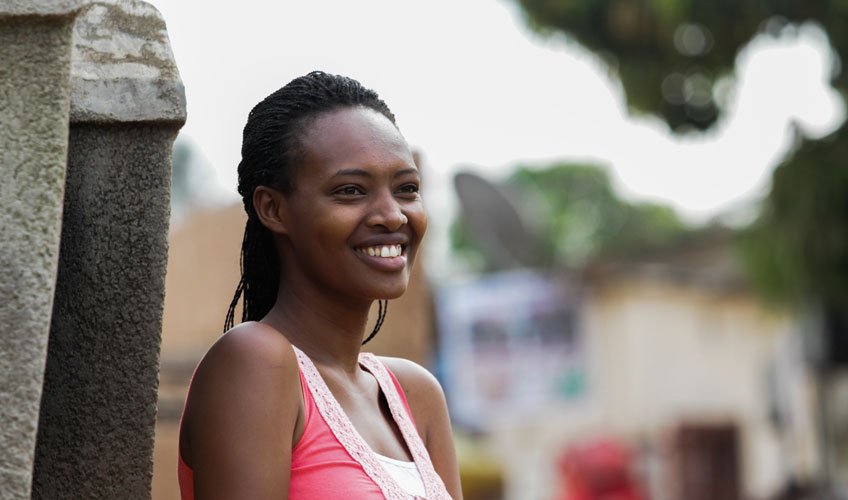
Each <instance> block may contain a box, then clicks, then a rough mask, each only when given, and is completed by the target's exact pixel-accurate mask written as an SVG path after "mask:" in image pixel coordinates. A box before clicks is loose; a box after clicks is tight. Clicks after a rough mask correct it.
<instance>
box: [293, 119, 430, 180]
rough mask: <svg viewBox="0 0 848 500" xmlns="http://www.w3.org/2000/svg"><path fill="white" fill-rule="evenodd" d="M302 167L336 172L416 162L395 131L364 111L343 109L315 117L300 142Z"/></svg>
mask: <svg viewBox="0 0 848 500" xmlns="http://www.w3.org/2000/svg"><path fill="white" fill-rule="evenodd" d="M302 147H303V150H304V153H305V154H304V164H309V165H310V167H311V168H316V167H317V168H321V169H327V170H335V169H338V168H349V167H350V166H352V165H357V164H372V163H374V164H383V163H396V164H407V165H409V166H412V167H415V161H414V159H413V157H412V153H411V152H410V150H409V146H408V145H407V143H406V140H405V139H404V138H403V136H402V135H401V133H400V131H398V129H397V127H395V125H394V124H393V123H392V122H391V121H390V120H389V119H388V118H386V117H385V116H383V115H382V114H381V113H379V112H377V111H374V110H372V109H370V108H365V107H351V108H343V109H340V110H337V111H333V112H331V113H327V114H325V115H321V116H319V117H317V118H316V119H315V120H314V121H312V123H311V124H310V127H309V129H308V130H307V131H306V134H304V136H303V138H302Z"/></svg>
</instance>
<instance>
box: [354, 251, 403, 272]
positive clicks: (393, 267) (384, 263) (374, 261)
mask: <svg viewBox="0 0 848 500" xmlns="http://www.w3.org/2000/svg"><path fill="white" fill-rule="evenodd" d="M354 250H355V251H356V253H357V255H358V256H359V257H360V258H361V259H363V260H364V261H365V262H367V263H368V264H369V265H371V266H374V267H375V268H376V269H379V270H381V271H402V270H403V269H404V268H405V267H406V253H405V250H404V248H403V245H399V244H398V245H374V246H369V247H359V248H354Z"/></svg>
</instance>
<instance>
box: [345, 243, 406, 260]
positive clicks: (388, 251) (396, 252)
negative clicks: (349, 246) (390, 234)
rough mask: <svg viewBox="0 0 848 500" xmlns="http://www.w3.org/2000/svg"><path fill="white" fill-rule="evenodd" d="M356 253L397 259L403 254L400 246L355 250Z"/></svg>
mask: <svg viewBox="0 0 848 500" xmlns="http://www.w3.org/2000/svg"><path fill="white" fill-rule="evenodd" d="M356 251H357V252H360V253H364V254H366V255H370V256H371V257H385V258H392V257H399V256H400V255H401V254H402V253H403V247H401V246H400V245H383V246H376V247H367V248H357V249H356Z"/></svg>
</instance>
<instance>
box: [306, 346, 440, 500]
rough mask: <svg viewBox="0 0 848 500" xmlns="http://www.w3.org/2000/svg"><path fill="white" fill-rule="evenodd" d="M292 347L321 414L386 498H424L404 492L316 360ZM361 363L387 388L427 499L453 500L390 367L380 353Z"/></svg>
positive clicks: (361, 358) (367, 356)
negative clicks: (351, 417)
mask: <svg viewBox="0 0 848 500" xmlns="http://www.w3.org/2000/svg"><path fill="white" fill-rule="evenodd" d="M292 347H293V348H294V352H295V354H296V355H297V360H298V363H299V364H300V368H301V371H302V372H303V375H304V377H305V378H306V383H307V384H306V385H307V386H309V390H310V392H311V393H312V397H313V399H314V400H315V404H316V406H317V407H318V411H319V413H321V416H322V417H324V420H325V421H326V422H327V425H328V426H329V427H330V430H332V432H333V434H334V435H335V436H336V439H338V440H339V443H341V445H342V446H343V447H344V448H345V450H347V452H348V453H349V454H350V456H351V457H353V459H354V460H356V461H357V462H359V464H360V465H361V466H362V468H363V470H365V473H366V474H367V475H368V476H369V477H370V478H371V479H372V480H373V481H374V483H376V484H377V486H378V487H379V488H380V490H381V491H382V492H383V496H385V497H386V500H410V499H412V498H420V497H415V496H413V495H410V494H409V493H407V492H406V491H404V489H403V488H402V487H401V486H400V485H399V484H398V483H397V482H396V481H395V480H394V478H392V477H391V475H390V474H389V473H388V472H387V471H386V469H384V468H383V466H382V464H380V461H379V460H378V459H377V456H376V454H375V453H374V451H373V450H372V449H371V447H370V446H368V443H366V442H365V440H364V439H363V438H362V436H361V435H360V434H359V432H358V431H357V430H356V428H355V427H354V426H353V423H351V421H350V419H348V418H347V415H346V414H345V412H344V410H343V409H342V407H341V405H339V403H338V401H336V398H334V397H333V394H332V392H330V389H329V387H327V384H326V383H325V382H324V379H323V378H321V374H320V373H318V369H317V368H315V365H314V364H312V360H310V359H309V357H308V356H307V355H306V354H304V352H303V351H301V350H300V349H298V348H297V347H294V346H292ZM359 362H360V364H361V365H363V366H364V367H365V368H366V369H367V370H368V371H369V372H371V374H372V375H373V376H374V378H376V379H377V383H378V384H379V386H380V389H381V390H382V391H383V394H384V395H385V397H386V401H388V403H389V410H390V411H391V413H392V417H393V418H394V420H395V423H396V424H397V426H398V428H399V429H400V432H401V435H403V439H404V441H406V446H407V447H408V448H409V451H410V453H412V458H413V460H414V461H415V465H416V466H417V467H418V471H419V472H420V473H421V478H422V479H423V481H424V489H425V491H426V492H427V498H428V499H429V500H450V495H448V493H447V490H446V489H445V485H444V483H443V482H442V479H441V478H440V477H439V475H438V474H437V473H436V471H435V469H433V464H432V462H430V455H429V454H428V453H427V449H426V448H425V447H424V443H423V442H422V441H421V436H419V435H418V431H416V430H415V425H414V424H413V423H412V420H411V419H410V417H409V414H407V412H406V409H405V408H404V406H403V402H402V401H401V400H400V396H399V395H398V393H397V390H396V388H395V385H394V382H392V380H391V376H390V375H389V373H388V370H387V369H386V367H385V366H383V363H381V362H380V361H379V360H378V359H377V357H376V356H374V355H373V354H370V353H363V354H360V355H359Z"/></svg>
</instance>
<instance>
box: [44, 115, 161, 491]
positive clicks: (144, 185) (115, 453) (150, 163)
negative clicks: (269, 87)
mask: <svg viewBox="0 0 848 500" xmlns="http://www.w3.org/2000/svg"><path fill="white" fill-rule="evenodd" d="M175 134H176V128H174V127H162V126H158V125H124V124H119V125H103V124H72V126H71V137H70V151H69V155H68V174H67V193H66V196H65V217H64V223H63V227H62V252H61V258H60V262H59V273H58V276H59V277H58V284H57V287H56V299H55V306H54V311H53V324H52V327H51V331H50V349H49V353H48V357H47V370H46V373H45V376H44V398H43V400H42V403H41V420H40V422H39V430H38V448H37V454H36V462H35V477H34V479H33V490H32V491H33V498H43V499H53V498H86V499H88V498H122V499H124V498H126V499H134V498H149V497H150V486H151V477H152V452H153V432H154V431H153V429H154V424H155V419H156V390H157V381H158V357H159V342H160V331H161V324H162V321H161V318H162V305H163V303H164V286H165V264H166V260H167V251H168V248H167V247H168V242H167V234H168V216H169V192H170V168H171V145H172V142H173V139H174V137H175Z"/></svg>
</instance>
